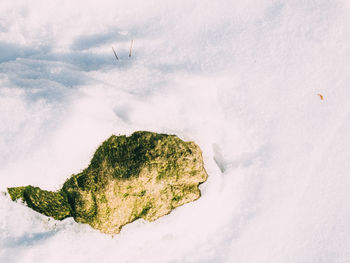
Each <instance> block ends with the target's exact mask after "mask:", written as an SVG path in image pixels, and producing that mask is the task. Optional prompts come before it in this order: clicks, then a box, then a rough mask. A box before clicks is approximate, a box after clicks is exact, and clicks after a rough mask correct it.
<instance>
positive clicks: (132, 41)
mask: <svg viewBox="0 0 350 263" xmlns="http://www.w3.org/2000/svg"><path fill="white" fill-rule="evenodd" d="M133 43H134V40H131V44H130V52H129V58H131V51H132V44H133Z"/></svg>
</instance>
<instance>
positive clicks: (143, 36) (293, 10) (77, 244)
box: [0, 0, 350, 263]
mask: <svg viewBox="0 0 350 263" xmlns="http://www.w3.org/2000/svg"><path fill="white" fill-rule="evenodd" d="M131 40H134V45H133V50H132V56H131V57H130V58H129V57H128V54H129V47H130V42H131ZM112 46H113V47H114V49H115V50H116V52H117V54H118V57H119V61H117V60H116V58H115V57H114V54H113V52H112V49H111V48H112ZM349 72H350V1H347V0H344V1H341V0H334V1H328V0H309V1H305V0H291V1H287V0H260V1H258V0H256V1H253V0H247V1H230V0H215V1H208V0H201V1H193V0H177V1H167V0H150V1H141V0H128V1H120V0H116V1H108V0H100V1H96V0H84V1H69V0H55V1H47V0H45V1H44V0H31V1H25V0H2V1H1V3H0V149H1V151H0V191H3V192H4V191H6V188H7V187H11V186H22V185H36V186H40V187H42V188H44V189H49V190H56V189H59V188H60V187H61V186H62V184H63V182H64V181H65V180H66V179H67V178H68V177H69V176H70V175H71V174H73V173H77V172H79V171H81V170H82V169H84V168H85V167H87V165H88V164H89V161H90V159H91V157H92V155H93V153H94V151H95V150H96V148H97V147H98V146H99V144H100V143H101V142H102V141H103V140H105V139H107V138H108V137H109V136H110V135H111V134H116V135H118V134H131V133H132V132H133V131H136V130H149V131H154V132H162V133H170V134H176V135H178V136H179V137H180V138H182V139H184V140H192V141H195V142H196V143H197V144H198V145H199V146H200V147H201V148H202V150H203V156H204V161H205V167H206V170H207V172H208V174H209V179H208V181H207V182H206V183H204V184H203V185H201V190H202V197H201V198H200V199H199V200H198V201H196V202H193V203H190V204H187V205H184V206H182V207H180V208H177V209H176V210H174V211H173V212H172V213H171V214H170V215H167V216H165V217H163V218H161V219H159V220H156V221H155V222H151V223H150V222H146V221H143V220H138V221H136V222H134V223H132V224H129V225H127V226H126V227H124V228H123V229H122V231H121V233H120V234H119V235H115V236H114V237H113V236H110V235H105V234H102V233H100V232H99V231H96V230H94V229H92V228H91V227H90V226H88V225H82V224H78V223H76V222H74V221H73V219H65V220H63V221H55V220H48V218H47V217H45V216H43V215H40V214H38V213H36V212H35V211H33V210H31V209H29V208H27V207H26V206H25V205H23V204H22V203H20V202H18V203H16V202H12V201H10V199H9V197H8V196H6V195H0V262H26V263H27V262H28V263H31V262H35V263H38V262H101V263H102V262H129V263H131V262H152V263H156V262H184V263H186V262H234V263H240V262H242V263H256V262H259V263H265V262H266V263H281V262H283V263H289V262H297V263H300V262H308V263H309V262H310V263H311V262H314V263H322V262H327V263H330V262H337V263H345V262H350V103H349V100H350V86H349V85H350V74H349ZM317 94H322V95H323V97H324V99H323V100H321V99H320V96H318V95H317Z"/></svg>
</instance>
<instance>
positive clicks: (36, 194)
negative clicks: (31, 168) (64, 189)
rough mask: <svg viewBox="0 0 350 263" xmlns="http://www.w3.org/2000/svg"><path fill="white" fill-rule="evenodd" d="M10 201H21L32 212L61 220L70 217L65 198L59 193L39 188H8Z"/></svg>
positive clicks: (68, 206) (69, 208)
mask: <svg viewBox="0 0 350 263" xmlns="http://www.w3.org/2000/svg"><path fill="white" fill-rule="evenodd" d="M8 192H9V194H10V196H11V198H12V200H16V199H18V198H21V199H23V201H25V202H26V203H27V205H28V206H29V207H30V208H32V209H33V210H35V211H37V212H39V213H41V214H44V215H47V216H51V217H53V218H54V219H58V220H62V219H64V218H66V217H69V216H71V207H70V205H69V203H68V200H67V198H66V196H64V195H61V193H60V192H50V191H45V190H41V189H40V188H39V187H33V186H26V187H14V188H8Z"/></svg>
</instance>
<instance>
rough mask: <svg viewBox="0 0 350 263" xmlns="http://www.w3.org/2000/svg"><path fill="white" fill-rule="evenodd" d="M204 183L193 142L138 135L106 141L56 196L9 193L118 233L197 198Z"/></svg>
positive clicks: (30, 190)
mask: <svg viewBox="0 0 350 263" xmlns="http://www.w3.org/2000/svg"><path fill="white" fill-rule="evenodd" d="M206 179H207V173H206V171H205V169H204V166H203V160H202V152H201V150H200V148H199V147H198V146H197V145H196V144H195V143H194V142H184V141H182V140H181V139H179V138H178V137H177V136H175V135H166V134H157V133H152V132H144V131H138V132H135V133H133V134H132V135H131V136H129V137H126V136H115V135H112V136H111V137H110V138H109V139H107V140H106V141H104V142H103V143H102V145H101V146H100V147H99V148H98V149H97V151H96V152H95V154H94V156H93V158H92V160H91V163H90V165H89V166H88V167H87V168H86V169H85V170H83V171H82V172H81V173H79V174H75V175H72V176H71V177H70V178H69V179H68V180H67V181H66V182H65V183H64V184H63V187H62V188H61V189H60V190H59V191H57V192H50V191H45V190H41V189H40V188H38V187H33V186H26V187H13V188H8V192H9V194H10V197H11V199H12V200H14V201H15V200H17V199H22V200H23V201H24V202H25V203H26V204H27V205H28V206H29V207H30V208H32V209H34V210H35V211H37V212H39V213H42V214H44V215H46V216H49V217H53V218H54V219H57V220H62V219H64V218H67V217H73V218H74V220H75V221H77V222H80V223H86V224H89V225H91V226H92V227H93V228H96V229H99V230H100V231H101V232H103V233H107V234H116V233H119V231H120V229H121V227H122V226H124V225H125V224H128V223H130V222H132V221H134V220H136V219H138V218H143V219H145V220H148V221H153V220H156V219H157V218H159V217H161V216H164V215H166V214H168V213H170V212H171V211H172V210H173V209H174V208H176V207H178V206H181V205H183V204H185V203H188V202H191V201H194V200H196V199H198V198H199V197H200V190H199V188H198V186H199V184H201V183H203V182H204V181H206Z"/></svg>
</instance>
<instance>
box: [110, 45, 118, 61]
mask: <svg viewBox="0 0 350 263" xmlns="http://www.w3.org/2000/svg"><path fill="white" fill-rule="evenodd" d="M112 50H113V53H114V56H115V58H116V59H117V60H119V58H118V56H117V53H116V52H115V50H114V48H113V47H112Z"/></svg>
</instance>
